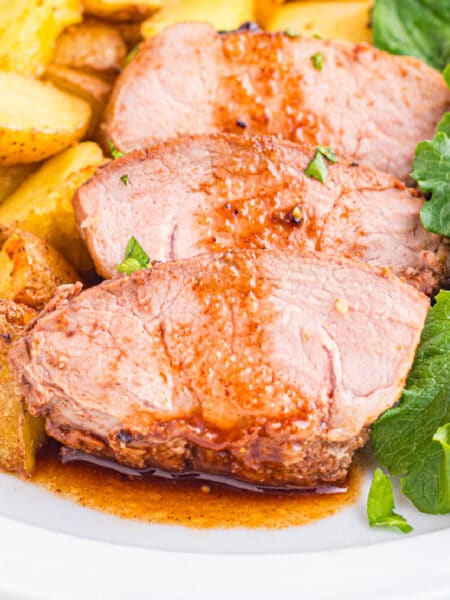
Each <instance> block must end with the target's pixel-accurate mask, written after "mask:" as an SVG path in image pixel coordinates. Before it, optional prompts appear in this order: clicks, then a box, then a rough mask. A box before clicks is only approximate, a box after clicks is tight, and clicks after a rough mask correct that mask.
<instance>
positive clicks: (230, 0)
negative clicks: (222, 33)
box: [142, 0, 255, 38]
mask: <svg viewBox="0 0 450 600" xmlns="http://www.w3.org/2000/svg"><path fill="white" fill-rule="evenodd" d="M254 20H255V11H254V2H253V0H216V1H215V2H211V1H210V0H190V1H189V2H174V3H168V4H166V5H164V7H163V8H162V9H161V10H160V11H158V12H157V13H156V14H155V15H154V16H152V17H150V18H149V19H147V21H144V23H143V24H142V35H143V37H144V38H148V37H151V36H152V35H155V34H157V33H158V32H159V31H161V30H162V29H165V28H166V27H169V25H174V24H175V23H179V22H181V21H203V22H206V23H211V25H213V26H214V27H215V28H216V29H218V30H232V29H237V28H238V27H239V26H240V25H242V23H245V22H246V21H254Z"/></svg>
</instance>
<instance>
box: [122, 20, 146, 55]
mask: <svg viewBox="0 0 450 600" xmlns="http://www.w3.org/2000/svg"><path fill="white" fill-rule="evenodd" d="M116 27H117V29H118V31H120V35H121V36H122V39H123V40H124V42H125V45H126V47H127V50H128V52H129V51H130V50H132V49H133V48H135V47H136V46H137V45H138V44H140V42H142V35H141V23H139V22H138V21H136V22H134V23H117V24H116ZM125 60H126V59H125Z"/></svg>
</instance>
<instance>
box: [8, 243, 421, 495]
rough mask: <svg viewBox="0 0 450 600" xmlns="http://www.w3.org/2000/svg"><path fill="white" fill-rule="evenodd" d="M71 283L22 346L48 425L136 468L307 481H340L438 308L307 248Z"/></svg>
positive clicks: (20, 374) (17, 349)
mask: <svg viewBox="0 0 450 600" xmlns="http://www.w3.org/2000/svg"><path fill="white" fill-rule="evenodd" d="M67 289H68V288H65V290H64V297H63V299H62V300H61V303H60V304H58V302H56V303H55V304H54V306H53V307H51V308H50V310H49V311H48V312H44V313H42V314H41V316H40V317H39V318H38V319H37V320H36V321H35V322H34V324H33V327H32V329H31V330H30V331H29V332H28V333H27V335H26V336H25V337H24V338H22V339H21V340H20V341H18V342H17V343H16V344H15V345H14V347H13V350H12V353H11V361H12V365H13V369H14V371H15V373H16V374H17V378H18V381H19V382H21V385H22V387H23V391H24V394H25V398H26V400H27V403H28V406H29V410H30V411H31V413H32V414H34V415H44V416H45V417H46V423H47V431H48V433H49V434H50V435H52V436H54V437H55V438H56V439H59V440H60V441H61V442H63V443H64V444H66V445H67V446H70V447H73V448H78V449H81V450H84V451H87V452H91V453H93V454H100V455H105V456H109V457H112V458H114V459H116V460H117V461H119V462H121V463H124V464H127V465H129V466H132V467H137V468H144V467H146V466H162V467H163V468H169V469H172V470H174V469H177V470H180V471H182V470H184V469H192V468H199V467H201V468H202V469H203V470H210V471H211V472H220V473H229V474H230V475H232V476H235V477H241V478H245V479H248V480H251V481H257V482H261V483H267V484H271V483H277V484H280V483H283V482H285V483H294V484H299V485H305V486H314V485H319V484H321V483H330V482H339V481H342V480H343V478H344V477H345V474H346V471H347V469H348V466H349V464H350V460H351V456H352V454H353V452H354V450H355V449H356V448H358V447H360V446H361V445H362V444H363V443H364V441H365V439H366V437H367V427H368V426H369V425H370V423H372V422H373V421H374V420H375V419H376V418H377V417H378V416H379V415H380V413H382V412H383V411H384V410H386V409H387V408H388V407H390V406H392V404H393V403H395V402H396V401H397V399H398V398H399V395H400V393H401V390H402V388H403V385H404V381H405V378H406V376H407V373H408V371H409V369H410V367H411V364H412V360H413V357H414V352H415V348H416V346H417V343H418V341H419V336H420V332H421V329H422V326H423V323H424V319H425V317H426V313H427V309H428V306H429V301H428V299H427V298H426V296H424V295H423V294H421V293H420V292H418V291H417V290H416V289H414V288H413V287H412V286H410V285H407V284H405V283H403V282H402V281H401V280H399V279H397V278H394V277H393V276H390V275H387V274H386V273H385V272H383V271H381V272H378V271H375V270H373V269H371V268H369V267H368V266H367V265H363V264H356V263H352V262H350V261H345V260H344V259H339V258H332V257H329V258H326V260H325V259H323V258H321V257H320V256H318V255H314V254H311V255H309V254H306V255H304V254H299V253H295V252H290V253H280V252H270V251H240V252H235V253H233V252H228V253H216V254H204V255H199V256H196V257H194V258H191V259H188V260H184V261H176V262H169V263H162V264H157V265H155V266H154V267H153V269H151V270H143V271H139V272H136V273H134V274H133V275H132V276H130V277H122V278H119V279H115V280H110V281H107V282H104V283H103V284H101V285H99V286H97V287H94V288H90V289H88V290H86V291H83V292H81V293H80V294H79V295H76V292H77V290H74V293H75V295H74V297H72V298H68V297H67Z"/></svg>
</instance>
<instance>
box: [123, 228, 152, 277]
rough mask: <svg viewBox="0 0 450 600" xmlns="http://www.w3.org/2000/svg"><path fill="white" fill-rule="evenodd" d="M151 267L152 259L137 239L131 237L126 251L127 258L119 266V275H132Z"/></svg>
mask: <svg viewBox="0 0 450 600" xmlns="http://www.w3.org/2000/svg"><path fill="white" fill-rule="evenodd" d="M149 267H151V262H150V257H149V256H148V254H147V253H146V251H145V250H144V249H143V248H142V246H141V245H140V243H139V242H138V241H137V239H136V238H135V237H133V236H132V237H131V238H130V241H129V242H128V244H127V247H126V249H125V258H124V260H123V261H122V262H121V263H120V265H117V270H118V271H119V273H126V274H127V275H131V273H134V272H135V271H140V270H141V269H147V268H149Z"/></svg>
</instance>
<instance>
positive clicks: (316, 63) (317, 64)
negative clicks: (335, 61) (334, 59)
mask: <svg viewBox="0 0 450 600" xmlns="http://www.w3.org/2000/svg"><path fill="white" fill-rule="evenodd" d="M324 60H325V59H324V57H323V54H322V52H316V53H315V54H313V55H312V56H311V62H312V65H313V67H314V68H315V69H317V70H318V71H321V70H322V68H323V63H324Z"/></svg>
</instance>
